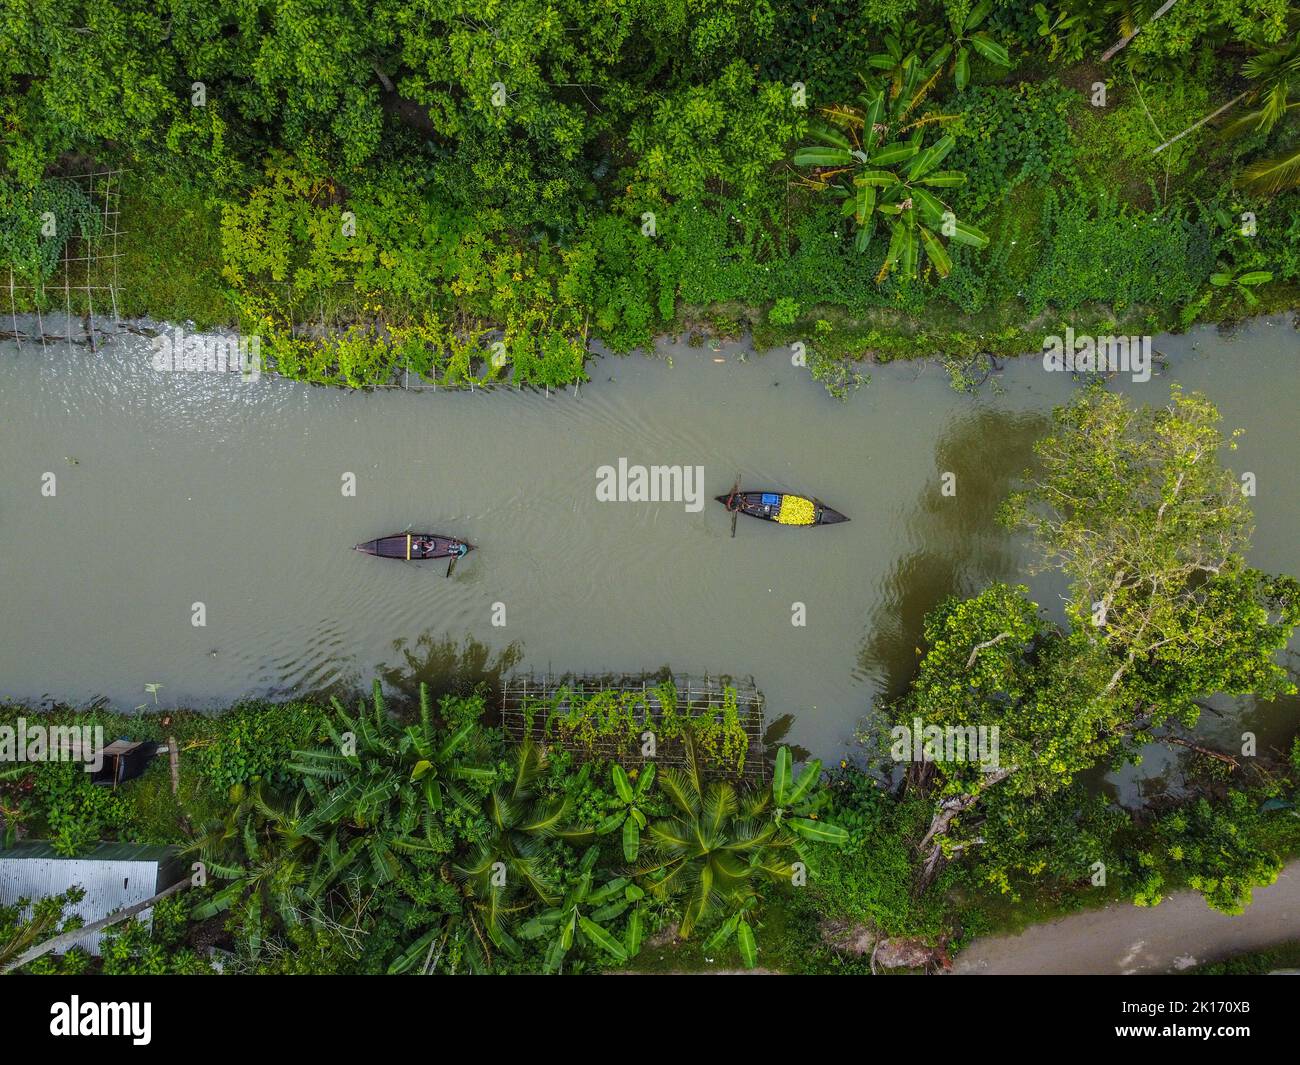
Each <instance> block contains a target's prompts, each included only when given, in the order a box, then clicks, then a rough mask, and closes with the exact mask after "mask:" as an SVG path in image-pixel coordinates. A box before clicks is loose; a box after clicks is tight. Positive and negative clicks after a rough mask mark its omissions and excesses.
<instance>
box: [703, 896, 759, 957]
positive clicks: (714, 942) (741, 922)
mask: <svg viewBox="0 0 1300 1065" xmlns="http://www.w3.org/2000/svg"><path fill="white" fill-rule="evenodd" d="M757 906H758V900H757V899H755V898H749V899H746V900H745V901H744V902H743V903H741V904H740V906H739V907H738V908H737V910H736V912H735V913H733V914H732V915H731V916H730V917H728V918H727V919H726V920H725V921H723V922H722V924H721V925H719V926H718V930H717V931H716V932H714V933H713V935H711V936H709V938H708V939H706V940H705V941H704V950H705V951H706V952H712V951H715V950H719V949H721V948H722V947H725V946H726V945H727V944H728V943H730V942H731V941H732V940H733V939H734V940H735V941H736V949H737V950H739V951H740V959H741V961H743V962H744V963H745V968H746V969H752V968H753V967H754V966H755V965H757V964H758V940H757V939H756V937H755V936H754V926H753V925H752V924H750V922H749V915H750V914H751V913H752V912H753V911H754V910H756V909H757Z"/></svg>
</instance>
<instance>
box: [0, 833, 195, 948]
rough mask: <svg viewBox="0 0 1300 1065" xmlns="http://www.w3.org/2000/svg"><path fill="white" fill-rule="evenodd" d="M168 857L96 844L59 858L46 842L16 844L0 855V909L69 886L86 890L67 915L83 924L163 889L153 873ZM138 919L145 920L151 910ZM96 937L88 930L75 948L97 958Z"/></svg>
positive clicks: (154, 850)
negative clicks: (0, 906) (88, 850)
mask: <svg viewBox="0 0 1300 1065" xmlns="http://www.w3.org/2000/svg"><path fill="white" fill-rule="evenodd" d="M174 854H175V849H174V848H168V847H149V846H145V845H143V844H137V843H101V844H99V846H97V847H96V848H95V849H94V850H92V851H90V852H89V853H87V854H84V855H80V856H78V857H76V858H63V857H60V856H59V855H57V854H55V852H54V850H53V848H52V847H51V846H50V845H49V844H48V843H46V842H43V841H28V842H24V843H19V844H18V845H17V846H15V847H12V848H10V849H9V850H4V851H0V905H3V906H12V905H14V904H15V903H16V902H17V901H18V900H19V899H22V898H26V899H31V900H33V901H35V900H37V899H43V898H48V897H49V896H51V895H61V894H62V893H63V892H65V891H67V890H68V888H70V887H73V886H74V885H75V886H79V887H83V888H85V889H86V897H85V898H83V899H82V900H81V902H79V903H77V905H76V906H74V907H72V908H71V909H70V910H69V911H68V912H72V913H78V914H80V915H81V917H82V920H84V921H85V922H86V923H87V924H89V923H90V922H91V921H97V920H99V919H100V918H101V917H107V916H108V915H109V914H110V913H115V912H116V911H118V910H120V909H122V907H124V906H130V905H131V904H132V903H135V902H141V901H143V900H144V899H147V898H149V897H150V896H151V895H156V894H157V893H158V892H159V891H161V890H163V888H166V887H169V886H170V885H168V884H159V882H158V879H159V870H160V868H162V867H163V866H165V865H166V864H167V863H168V862H169V860H170V859H171V858H172V856H173V855H174ZM140 916H141V918H142V919H144V920H146V921H147V920H148V919H149V917H150V916H151V911H149V910H146V911H144V913H142V914H141V915H140ZM101 936H102V933H100V932H92V933H90V934H88V935H86V936H84V937H83V938H82V939H79V940H78V941H77V944H76V945H77V946H79V947H81V948H82V950H85V951H87V952H88V953H90V954H96V955H97V954H98V953H99V945H100V938H101Z"/></svg>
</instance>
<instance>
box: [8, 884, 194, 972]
mask: <svg viewBox="0 0 1300 1065" xmlns="http://www.w3.org/2000/svg"><path fill="white" fill-rule="evenodd" d="M190 883H191V881H190V880H189V878H188V877H187V878H186V879H184V880H181V881H178V882H177V883H175V884H173V885H172V886H171V887H169V888H167V889H166V890H164V891H160V892H158V894H157V895H152V896H150V897H149V898H147V899H144V900H142V901H141V902H136V903H133V904H132V905H130V906H128V907H126V909H123V910H118V911H117V912H116V913H110V914H109V915H108V916H107V917H101V918H100V919H99V920H98V921H91V922H90V924H87V925H82V926H81V927H80V928H77V929H74V930H73V931H71V932H63V933H61V934H60V935H57V936H55V937H54V938H53V939H47V940H46V941H45V942H44V943H39V944H37V945H36V946H34V947H31V948H29V949H28V950H25V951H24V952H23V953H22V954H20V955H18V957H17V958H15V959H14V960H13V961H11V962H9V963H8V964H7V965H5V966H4V967H3V968H0V973H10V972H13V971H14V970H15V969H21V968H22V967H23V966H24V965H26V964H27V963H28V962H29V961H35V960H36V959H37V958H39V957H42V956H43V955H46V954H49V953H50V952H51V951H54V950H58V949H60V948H61V947H71V946H73V945H74V944H75V943H76V942H77V941H78V940H79V939H82V938H84V937H85V936H86V935H88V934H89V933H91V932H98V931H100V930H101V929H103V928H108V927H110V926H112V925H115V924H119V923H121V922H122V921H125V920H126V919H127V918H128V917H134V916H135V915H136V914H137V913H140V912H141V911H142V910H147V909H149V907H150V906H153V905H154V904H156V903H159V902H162V900H163V899H165V898H168V897H169V896H171V895H175V894H176V893H177V892H178V891H184V890H185V889H186V888H187V887H189V886H190Z"/></svg>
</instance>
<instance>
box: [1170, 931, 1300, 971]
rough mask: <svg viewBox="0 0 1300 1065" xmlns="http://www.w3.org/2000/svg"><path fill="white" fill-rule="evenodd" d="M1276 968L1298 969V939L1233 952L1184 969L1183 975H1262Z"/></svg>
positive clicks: (1299, 962) (1299, 955) (1299, 965)
mask: <svg viewBox="0 0 1300 1065" xmlns="http://www.w3.org/2000/svg"><path fill="white" fill-rule="evenodd" d="M1276 969H1300V939H1296V940H1292V941H1291V942H1290V943H1282V944H1279V945H1278V946H1276V947H1271V948H1269V949H1268V950H1256V951H1251V952H1250V953H1247V954H1235V955H1233V956H1232V957H1231V958H1224V959H1223V960H1222V961H1215V962H1209V963H1208V964H1206V965H1198V966H1196V967H1195V968H1194V969H1187V970H1185V971H1184V972H1183V973H1182V975H1183V976H1263V975H1265V974H1267V973H1270V972H1273V971H1274V970H1276Z"/></svg>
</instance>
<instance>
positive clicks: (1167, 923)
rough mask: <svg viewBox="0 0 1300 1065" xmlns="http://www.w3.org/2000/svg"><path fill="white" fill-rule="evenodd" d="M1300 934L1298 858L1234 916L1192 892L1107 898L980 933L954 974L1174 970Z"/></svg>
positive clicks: (955, 965) (1115, 972)
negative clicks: (1006, 931)
mask: <svg viewBox="0 0 1300 1065" xmlns="http://www.w3.org/2000/svg"><path fill="white" fill-rule="evenodd" d="M1295 939H1300V861H1296V862H1292V863H1291V864H1290V865H1288V866H1286V867H1285V868H1284V869H1283V870H1282V873H1281V875H1280V876H1279V877H1278V879H1277V882H1276V883H1275V884H1273V885H1272V886H1270V887H1267V888H1264V889H1262V890H1257V891H1256V892H1255V897H1254V901H1253V902H1252V903H1251V905H1250V906H1248V907H1247V908H1246V912H1245V913H1243V914H1242V915H1241V916H1240V917H1227V916H1225V915H1223V914H1221V913H1216V912H1215V911H1214V910H1211V909H1210V908H1209V907H1208V906H1206V905H1205V901H1204V900H1203V899H1202V898H1201V897H1200V896H1199V895H1197V894H1195V893H1194V892H1189V891H1183V892H1178V893H1177V894H1175V895H1171V896H1169V898H1167V899H1165V901H1164V902H1162V903H1161V904H1160V905H1159V906H1157V907H1155V908H1154V909H1149V908H1143V907H1139V906H1133V905H1131V904H1128V903H1113V904H1111V905H1110V906H1107V907H1106V908H1105V909H1101V910H1090V911H1088V912H1086V913H1076V914H1071V915H1070V916H1069V917H1062V918H1059V919H1058V920H1055V921H1050V922H1048V923H1046V924H1039V925H1034V926H1033V927H1031V928H1028V929H1026V930H1025V931H1024V932H1022V933H1021V934H1020V935H1016V936H991V937H989V938H987V939H978V940H976V941H975V942H974V943H973V944H971V945H970V946H969V947H968V948H967V949H966V950H964V951H963V952H962V953H961V954H960V955H959V956H958V957H957V959H956V960H955V961H954V962H953V968H952V971H953V972H954V973H967V974H971V973H974V974H987V975H1000V974H1012V973H1021V974H1026V973H1032V974H1038V973H1043V974H1047V973H1094V974H1119V973H1123V974H1129V973H1162V972H1176V971H1178V970H1180V969H1187V968H1190V967H1191V966H1193V965H1199V964H1201V963H1203V962H1210V961H1217V960H1219V959H1220V958H1225V957H1227V956H1229V955H1232V954H1240V953H1243V952H1246V951H1252V950H1261V949H1263V948H1265V947H1269V946H1273V945H1275V944H1278V943H1285V942H1288V941H1291V940H1295Z"/></svg>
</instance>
